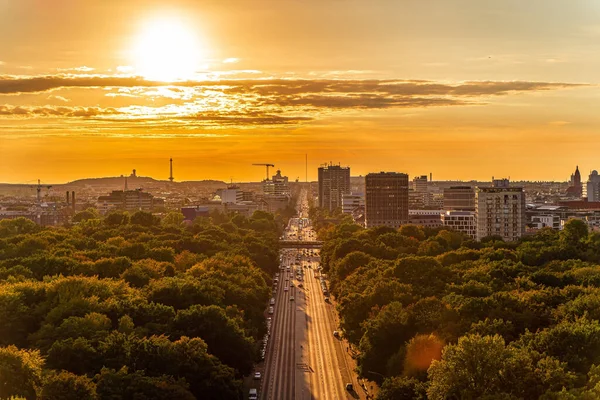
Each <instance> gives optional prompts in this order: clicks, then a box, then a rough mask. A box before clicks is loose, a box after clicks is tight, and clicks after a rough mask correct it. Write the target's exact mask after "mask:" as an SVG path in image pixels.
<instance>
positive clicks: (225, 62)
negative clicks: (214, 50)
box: [223, 57, 240, 64]
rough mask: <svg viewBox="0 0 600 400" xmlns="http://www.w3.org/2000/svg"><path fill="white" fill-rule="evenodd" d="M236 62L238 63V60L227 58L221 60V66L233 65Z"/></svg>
mask: <svg viewBox="0 0 600 400" xmlns="http://www.w3.org/2000/svg"><path fill="white" fill-rule="evenodd" d="M238 61H240V59H239V58H235V57H229V58H226V59H224V60H223V64H233V63H237V62H238Z"/></svg>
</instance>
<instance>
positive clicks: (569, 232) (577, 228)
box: [560, 218, 588, 249]
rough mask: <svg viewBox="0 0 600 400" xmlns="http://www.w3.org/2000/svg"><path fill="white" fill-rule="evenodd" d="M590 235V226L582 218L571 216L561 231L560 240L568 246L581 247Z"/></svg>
mask: <svg viewBox="0 0 600 400" xmlns="http://www.w3.org/2000/svg"><path fill="white" fill-rule="evenodd" d="M587 236H588V226H587V224H586V223H585V222H583V221H582V220H580V219H576V218H571V219H570V220H568V221H567V222H566V223H565V226H564V228H563V230H562V231H561V232H560V241H561V243H563V244H564V245H566V246H567V247H574V248H577V249H581V248H582V246H583V241H584V239H587Z"/></svg>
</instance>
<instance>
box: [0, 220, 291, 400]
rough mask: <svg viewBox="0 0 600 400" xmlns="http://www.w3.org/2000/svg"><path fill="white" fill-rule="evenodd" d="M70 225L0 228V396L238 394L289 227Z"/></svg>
mask: <svg viewBox="0 0 600 400" xmlns="http://www.w3.org/2000/svg"><path fill="white" fill-rule="evenodd" d="M76 217H77V218H76V220H75V222H76V224H74V225H73V226H72V227H65V228H41V227H39V226H37V225H35V224H33V223H31V222H30V221H27V220H24V219H16V220H12V221H5V220H2V221H0V320H1V321H2V323H1V324H0V398H9V397H11V396H18V397H22V398H26V399H35V398H43V399H71V398H73V399H75V398H78V399H79V398H89V399H136V400H137V399H174V398H177V399H194V398H198V399H200V398H201V399H237V398H240V396H241V395H242V392H241V388H242V385H241V378H242V376H243V375H246V374H248V373H249V372H250V371H251V368H252V365H253V363H254V362H255V361H256V360H257V353H258V352H257V350H258V348H259V347H260V346H259V343H258V341H259V340H260V339H261V338H262V337H263V335H264V333H265V331H266V321H265V316H264V309H265V305H266V304H267V302H268V299H269V297H270V285H269V284H267V282H268V279H269V277H270V275H271V274H272V273H273V272H274V271H275V270H277V268H278V241H277V239H278V237H279V235H280V226H281V222H280V221H277V220H276V218H275V217H274V216H273V215H271V214H269V213H263V212H257V213H255V215H253V216H252V217H251V218H246V217H243V216H240V215H226V214H218V215H217V214H215V215H213V217H214V218H204V219H198V220H197V221H194V223H193V224H189V225H183V224H182V223H181V221H182V218H181V215H179V214H177V213H170V214H167V215H166V217H165V218H164V219H163V220H162V221H161V220H160V219H158V218H157V217H156V216H154V215H152V214H149V213H145V212H136V213H134V214H133V215H129V214H127V213H123V212H115V213H111V214H109V215H107V216H106V217H104V218H101V217H99V216H98V215H97V214H96V213H94V212H93V211H91V210H86V211H83V212H82V213H79V214H77V215H76ZM277 218H281V217H277Z"/></svg>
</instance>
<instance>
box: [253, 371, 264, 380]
mask: <svg viewBox="0 0 600 400" xmlns="http://www.w3.org/2000/svg"><path fill="white" fill-rule="evenodd" d="M260 378H262V375H261V373H260V372H255V373H254V379H260Z"/></svg>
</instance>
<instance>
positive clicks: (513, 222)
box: [475, 179, 526, 242]
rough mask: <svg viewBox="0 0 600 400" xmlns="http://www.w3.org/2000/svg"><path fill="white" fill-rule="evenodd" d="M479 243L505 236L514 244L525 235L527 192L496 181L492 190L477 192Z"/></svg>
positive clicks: (478, 190) (480, 189)
mask: <svg viewBox="0 0 600 400" xmlns="http://www.w3.org/2000/svg"><path fill="white" fill-rule="evenodd" d="M475 214H476V218H477V240H481V239H482V238H484V237H486V236H492V235H496V236H501V237H502V238H503V239H504V240H505V241H508V242H511V241H515V240H517V239H519V238H520V237H521V236H523V234H524V233H525V222H526V218H525V192H524V191H523V188H522V187H510V186H509V182H508V179H498V180H494V181H493V184H492V186H491V187H478V188H477V189H476V190H475Z"/></svg>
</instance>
